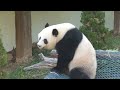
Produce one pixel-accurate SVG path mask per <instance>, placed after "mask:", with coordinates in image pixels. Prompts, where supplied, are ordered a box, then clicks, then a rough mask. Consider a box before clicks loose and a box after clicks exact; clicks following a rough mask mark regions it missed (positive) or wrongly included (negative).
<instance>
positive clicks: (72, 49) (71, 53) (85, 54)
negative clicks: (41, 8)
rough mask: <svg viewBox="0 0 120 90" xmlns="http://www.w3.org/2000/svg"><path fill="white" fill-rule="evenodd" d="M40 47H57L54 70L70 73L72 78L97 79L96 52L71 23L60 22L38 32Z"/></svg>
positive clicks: (49, 48) (38, 44)
mask: <svg viewBox="0 0 120 90" xmlns="http://www.w3.org/2000/svg"><path fill="white" fill-rule="evenodd" d="M37 46H38V48H39V49H43V48H44V49H48V50H52V49H56V50H57V53H58V61H57V65H56V67H54V68H52V69H51V72H52V71H55V72H58V73H61V74H66V75H69V77H70V79H95V76H96V69H97V61H96V52H95V49H94V47H93V45H92V44H91V42H90V41H89V40H88V39H87V37H86V36H85V35H84V34H83V33H82V32H80V30H78V29H77V28H76V26H74V25H73V24H71V23H59V24H55V25H51V26H49V25H48V24H47V25H46V26H45V28H44V29H43V30H42V31H41V32H40V33H39V34H38V43H37Z"/></svg>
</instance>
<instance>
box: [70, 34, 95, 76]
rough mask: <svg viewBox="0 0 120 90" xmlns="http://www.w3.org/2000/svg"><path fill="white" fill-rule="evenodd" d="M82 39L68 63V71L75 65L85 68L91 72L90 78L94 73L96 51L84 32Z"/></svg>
mask: <svg viewBox="0 0 120 90" xmlns="http://www.w3.org/2000/svg"><path fill="white" fill-rule="evenodd" d="M82 35H83V39H82V41H81V42H80V44H79V45H78V47H77V49H76V51H75V54H74V57H73V59H72V61H71V62H70V64H69V71H70V70H72V69H73V68H76V67H82V68H85V69H86V70H87V71H86V72H89V74H91V78H94V76H95V74H96V67H97V63H96V53H95V49H94V47H93V46H92V44H91V42H90V41H89V40H88V39H87V38H86V36H85V35H84V34H82Z"/></svg>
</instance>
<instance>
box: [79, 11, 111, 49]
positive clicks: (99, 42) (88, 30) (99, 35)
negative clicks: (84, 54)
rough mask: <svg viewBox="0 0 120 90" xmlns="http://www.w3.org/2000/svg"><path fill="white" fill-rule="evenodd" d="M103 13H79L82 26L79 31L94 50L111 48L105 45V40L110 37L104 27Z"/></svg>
mask: <svg viewBox="0 0 120 90" xmlns="http://www.w3.org/2000/svg"><path fill="white" fill-rule="evenodd" d="M104 18H105V12H103V11H83V12H82V13H81V20H80V22H81V23H82V26H81V27H80V31H81V32H83V33H84V34H85V35H86V36H87V38H88V39H89V40H90V41H91V43H92V44H93V46H94V48H95V49H103V50H105V49H108V48H112V47H111V46H109V45H107V42H106V38H107V37H108V36H110V35H111V34H110V32H109V30H108V28H106V27H105V19H104Z"/></svg>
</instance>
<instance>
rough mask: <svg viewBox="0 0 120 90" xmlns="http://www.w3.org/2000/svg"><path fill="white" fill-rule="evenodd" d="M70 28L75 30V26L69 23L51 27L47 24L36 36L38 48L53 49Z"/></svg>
mask: <svg viewBox="0 0 120 90" xmlns="http://www.w3.org/2000/svg"><path fill="white" fill-rule="evenodd" d="M72 28H75V26H74V25H72V24H70V23H61V24H56V25H51V26H49V24H48V23H47V24H46V25H45V28H44V29H43V30H42V31H41V32H40V33H39V34H38V43H37V46H38V48H39V49H42V48H45V49H54V48H55V46H56V44H57V43H58V42H59V41H60V40H61V39H62V38H63V37H64V35H65V34H66V32H67V31H68V30H70V29H72Z"/></svg>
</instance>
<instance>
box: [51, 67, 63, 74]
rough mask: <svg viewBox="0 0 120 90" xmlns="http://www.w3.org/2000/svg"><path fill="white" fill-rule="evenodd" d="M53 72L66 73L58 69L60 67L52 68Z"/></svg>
mask: <svg viewBox="0 0 120 90" xmlns="http://www.w3.org/2000/svg"><path fill="white" fill-rule="evenodd" d="M51 71H52V72H56V73H59V74H63V73H64V70H63V69H61V68H58V67H54V68H52V69H51Z"/></svg>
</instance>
